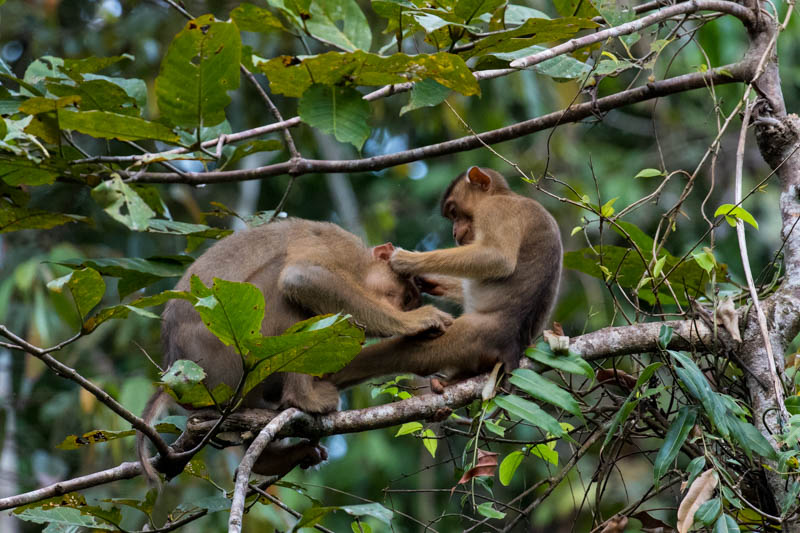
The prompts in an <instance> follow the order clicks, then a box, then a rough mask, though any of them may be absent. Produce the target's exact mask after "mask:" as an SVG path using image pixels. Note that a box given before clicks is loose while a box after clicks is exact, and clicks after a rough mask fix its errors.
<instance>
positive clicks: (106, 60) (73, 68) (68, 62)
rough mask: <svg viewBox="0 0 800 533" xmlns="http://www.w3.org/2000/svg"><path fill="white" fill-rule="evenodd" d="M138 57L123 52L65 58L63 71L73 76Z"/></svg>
mask: <svg viewBox="0 0 800 533" xmlns="http://www.w3.org/2000/svg"><path fill="white" fill-rule="evenodd" d="M135 59H136V58H135V57H133V56H132V55H130V54H122V55H119V56H110V57H94V56H90V57H84V58H81V59H64V60H63V65H62V66H61V67H60V69H61V71H62V72H64V73H65V74H67V75H69V76H70V77H73V76H74V75H75V74H92V73H95V72H98V71H100V70H103V69H106V68H108V67H110V66H111V65H116V64H117V63H119V62H120V61H124V60H128V61H134V60H135Z"/></svg>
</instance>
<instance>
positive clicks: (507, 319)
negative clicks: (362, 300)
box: [331, 167, 562, 388]
mask: <svg viewBox="0 0 800 533" xmlns="http://www.w3.org/2000/svg"><path fill="white" fill-rule="evenodd" d="M468 172H469V176H468V175H467V173H464V174H461V175H460V176H458V177H457V178H456V179H455V180H454V181H453V183H452V184H451V185H450V187H449V188H448V189H447V192H446V194H445V197H444V199H443V201H442V214H443V215H444V216H446V217H447V218H449V219H451V220H452V221H453V235H454V237H455V239H456V242H457V243H459V244H461V246H459V247H457V248H449V249H445V250H434V251H431V252H409V251H406V250H400V249H398V250H396V251H395V253H394V255H393V256H392V260H391V265H392V268H393V269H395V270H396V271H398V272H404V273H407V274H414V275H421V276H423V279H424V280H426V281H427V282H429V283H431V284H436V283H437V279H438V280H440V281H441V283H440V284H439V286H438V288H435V289H434V290H433V291H429V292H432V293H433V294H436V293H437V292H438V293H440V294H442V295H443V296H445V297H448V298H450V299H453V300H459V299H461V300H462V301H463V307H464V314H463V315H462V316H460V317H459V318H457V319H456V320H455V321H454V322H453V325H452V326H450V328H448V329H447V331H445V333H444V334H443V335H442V336H440V337H437V338H435V339H422V338H419V337H404V338H396V339H391V340H387V341H383V342H380V343H377V344H374V345H372V346H369V347H367V348H365V349H364V350H362V352H361V353H360V354H359V355H358V356H357V357H356V358H355V359H354V360H353V361H352V362H351V363H350V364H349V365H348V366H346V367H345V368H344V369H343V370H341V371H339V372H337V373H336V374H334V375H333V376H331V381H333V382H334V383H335V384H336V385H337V386H338V387H340V388H342V387H347V386H349V385H352V384H355V383H358V382H360V381H363V380H365V379H370V378H372V377H375V376H377V375H381V374H386V373H388V370H389V369H391V372H397V373H399V372H412V373H415V374H418V375H423V376H424V375H430V374H433V373H435V372H445V373H448V374H450V375H451V376H452V377H454V378H457V379H460V378H463V377H467V376H471V375H476V374H479V373H482V372H486V371H488V370H490V369H491V368H492V367H493V366H494V364H495V363H496V362H498V361H501V362H503V363H504V364H505V366H506V368H507V369H509V368H516V367H517V366H518V365H519V359H520V356H521V354H522V351H523V350H524V348H525V347H526V346H528V345H529V344H530V343H531V341H532V340H533V339H534V338H535V337H536V336H537V335H539V334H540V333H541V331H542V329H543V328H544V325H545V321H546V320H547V317H548V315H549V314H550V312H551V310H552V307H553V304H554V303H555V299H556V295H557V293H558V285H559V281H560V278H561V262H562V246H561V237H560V233H559V229H558V226H557V225H556V222H555V220H554V219H553V217H552V216H551V215H550V213H548V212H547V211H546V210H545V209H544V208H543V207H542V206H541V205H540V204H539V203H538V202H536V201H534V200H532V199H530V198H526V197H524V196H521V195H519V194H516V193H514V192H513V191H511V189H510V188H509V187H508V184H507V183H506V181H505V179H504V178H503V177H502V176H501V175H500V174H498V173H497V172H495V171H493V170H490V169H485V168H482V169H477V170H476V168H475V167H473V168H472V169H470V171H468ZM429 274H431V276H429ZM453 278H461V285H462V291H461V293H459V291H458V290H455V289H454V288H453V287H454V286H455V282H456V280H455V279H453Z"/></svg>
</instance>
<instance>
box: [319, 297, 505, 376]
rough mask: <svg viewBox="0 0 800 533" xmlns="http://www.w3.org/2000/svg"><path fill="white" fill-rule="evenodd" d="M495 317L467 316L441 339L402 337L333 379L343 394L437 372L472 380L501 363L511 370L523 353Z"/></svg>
mask: <svg viewBox="0 0 800 533" xmlns="http://www.w3.org/2000/svg"><path fill="white" fill-rule="evenodd" d="M505 323H506V321H505V320H502V319H501V317H498V316H496V315H493V314H486V313H467V314H465V315H462V316H460V317H459V318H457V319H456V320H455V321H454V322H453V325H452V326H450V327H449V328H448V329H447V331H445V332H444V334H442V335H441V336H439V337H436V338H423V337H420V336H415V337H400V338H394V339H389V340H386V341H382V342H379V343H376V344H373V345H371V346H368V347H366V348H365V349H363V350H362V351H361V353H360V354H358V355H357V356H356V357H355V359H353V360H352V361H351V362H350V363H349V364H348V365H347V366H346V367H344V368H343V369H342V370H340V371H339V372H336V373H335V374H332V375H331V376H329V377H328V379H330V381H332V382H333V383H334V384H336V385H337V386H338V387H339V388H340V389H341V388H345V387H349V386H351V385H355V384H356V383H360V382H362V381H364V380H367V379H371V378H374V377H378V376H384V375H387V374H399V373H403V372H411V373H414V374H417V375H419V376H428V375H431V374H433V373H436V372H445V373H446V374H448V375H457V376H459V377H461V376H468V375H472V376H474V375H477V374H480V373H482V372H488V371H489V370H491V369H492V367H493V366H494V364H495V363H496V362H498V361H503V362H505V363H507V364H511V362H513V361H514V360H518V357H519V354H518V353H512V352H518V351H519V350H518V349H517V348H516V347H515V346H513V345H512V344H511V343H509V340H508V339H509V337H514V336H515V334H514V333H513V332H508V331H506V329H505V328H504V324H505Z"/></svg>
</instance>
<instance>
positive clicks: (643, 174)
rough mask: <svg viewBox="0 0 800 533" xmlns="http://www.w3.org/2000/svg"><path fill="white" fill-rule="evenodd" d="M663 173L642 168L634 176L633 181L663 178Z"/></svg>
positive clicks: (654, 169)
mask: <svg viewBox="0 0 800 533" xmlns="http://www.w3.org/2000/svg"><path fill="white" fill-rule="evenodd" d="M663 175H664V172H663V171H661V170H658V169H657V168H644V169H642V170H640V171H639V173H638V174H636V175H635V176H634V177H633V179H637V178H655V177H656V176H663Z"/></svg>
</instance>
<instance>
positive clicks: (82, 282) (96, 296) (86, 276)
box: [47, 268, 106, 320]
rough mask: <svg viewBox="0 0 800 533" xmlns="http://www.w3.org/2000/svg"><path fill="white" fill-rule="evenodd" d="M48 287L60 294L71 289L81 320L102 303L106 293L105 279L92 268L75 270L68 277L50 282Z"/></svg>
mask: <svg viewBox="0 0 800 533" xmlns="http://www.w3.org/2000/svg"><path fill="white" fill-rule="evenodd" d="M47 287H48V288H49V289H50V290H51V291H54V292H58V293H60V292H63V290H64V287H66V288H67V289H69V292H70V293H71V294H72V298H73V299H74V300H75V306H76V307H77V309H78V315H79V316H80V318H81V320H83V318H84V317H85V316H86V315H88V314H89V311H91V310H92V308H94V306H96V305H97V304H99V303H100V300H102V299H103V295H104V294H105V292H106V284H105V282H104V281H103V277H102V276H101V275H100V274H99V273H98V272H97V271H96V270H93V269H91V268H83V269H81V270H73V271H72V272H70V273H69V274H67V275H66V276H62V277H60V278H57V279H54V280H53V281H51V282H49V283H48V284H47Z"/></svg>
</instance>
